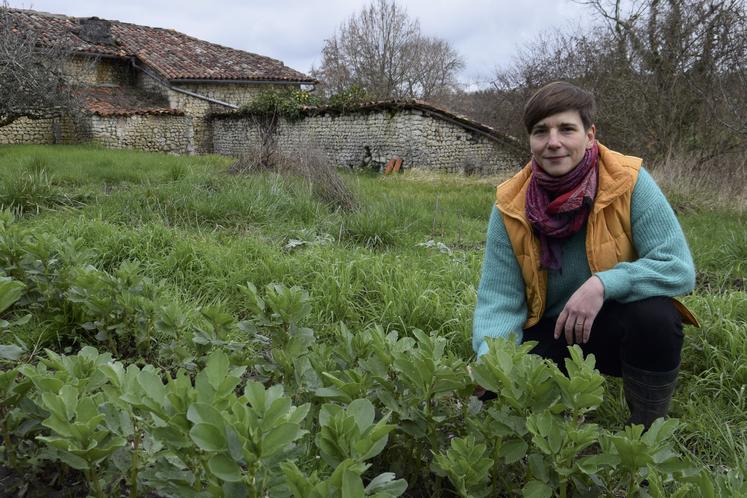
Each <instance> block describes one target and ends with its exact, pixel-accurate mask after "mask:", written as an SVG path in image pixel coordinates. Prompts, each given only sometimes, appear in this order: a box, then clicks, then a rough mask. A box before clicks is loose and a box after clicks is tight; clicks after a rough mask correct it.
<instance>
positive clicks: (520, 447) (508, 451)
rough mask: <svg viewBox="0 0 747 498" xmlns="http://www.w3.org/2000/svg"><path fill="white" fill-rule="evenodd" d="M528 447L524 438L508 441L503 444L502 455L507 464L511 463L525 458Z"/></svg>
mask: <svg viewBox="0 0 747 498" xmlns="http://www.w3.org/2000/svg"><path fill="white" fill-rule="evenodd" d="M528 448H529V446H528V445H527V443H526V442H525V441H524V440H523V439H517V440H514V441H507V442H504V443H503V446H501V450H500V455H501V456H502V457H503V458H504V460H505V462H506V463H507V464H511V463H514V462H518V461H519V460H521V459H522V458H524V455H526V453H527V449H528Z"/></svg>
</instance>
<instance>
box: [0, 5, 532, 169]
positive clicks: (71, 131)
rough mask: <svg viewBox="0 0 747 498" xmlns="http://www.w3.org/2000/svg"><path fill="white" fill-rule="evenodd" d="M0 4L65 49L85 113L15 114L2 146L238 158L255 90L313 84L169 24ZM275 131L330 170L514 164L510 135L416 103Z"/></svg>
mask: <svg viewBox="0 0 747 498" xmlns="http://www.w3.org/2000/svg"><path fill="white" fill-rule="evenodd" d="M8 11H9V13H10V15H12V16H13V19H14V23H15V26H16V29H21V30H33V32H34V33H35V34H36V37H37V39H38V40H40V42H41V43H45V42H49V43H52V42H59V41H62V42H64V43H66V45H67V46H69V47H72V51H71V54H72V55H71V57H70V60H69V61H68V63H67V70H66V72H67V73H69V74H70V75H71V79H72V80H73V81H76V83H77V84H78V85H79V92H80V95H81V97H82V98H81V101H82V105H83V109H82V110H83V112H82V113H80V115H79V116H77V117H76V118H75V119H73V118H70V117H64V116H63V117H58V118H50V119H36V120H31V119H27V118H21V119H18V120H16V121H15V122H13V123H12V124H10V125H8V126H4V127H0V144H14V143H38V144H53V143H81V142H93V143H97V144H100V145H103V146H105V147H110V148H133V149H141V150H148V151H158V152H168V153H176V154H193V153H210V152H216V153H219V154H226V155H233V156H237V155H241V154H245V153H248V152H251V151H253V150H257V147H258V146H259V143H260V142H261V141H262V140H261V138H260V135H261V134H260V133H259V131H258V129H257V125H256V120H253V119H252V116H251V115H248V114H247V112H246V111H244V110H242V111H239V108H240V107H241V106H242V105H244V104H247V103H249V102H251V101H252V99H253V98H254V97H255V96H257V95H258V94H259V93H260V92H262V91H265V90H269V89H278V88H288V87H294V88H302V87H312V88H313V85H314V84H315V83H317V82H316V80H314V79H313V78H311V77H310V76H308V75H306V74H303V73H301V72H299V71H296V70H294V69H291V68H289V67H287V66H285V65H284V64H283V63H282V62H280V61H278V60H275V59H271V58H269V57H265V56H262V55H257V54H253V53H249V52H245V51H242V50H236V49H232V48H228V47H224V46H221V45H217V44H214V43H209V42H206V41H203V40H198V39H196V38H193V37H191V36H188V35H186V34H183V33H179V32H177V31H174V30H172V29H163V28H153V27H148V26H139V25H136V24H130V23H125V22H119V21H109V20H105V19H99V18H96V17H92V18H75V17H68V16H64V15H58V14H48V13H44V12H38V11H33V10H21V9H8ZM274 133H275V134H276V136H275V140H274V143H275V144H276V147H277V148H278V152H280V153H281V154H282V153H288V154H291V153H297V152H298V151H299V150H300V151H303V150H307V149H308V148H309V147H315V148H318V149H320V150H321V151H322V152H324V153H325V154H326V155H327V156H328V158H329V159H330V161H334V162H335V164H337V165H340V166H342V165H346V166H351V167H355V166H361V165H368V166H371V165H376V164H379V165H381V164H383V163H385V162H386V161H387V160H389V159H392V158H400V159H402V160H403V168H413V167H414V168H426V169H435V170H440V171H447V172H455V171H460V172H469V173H478V174H479V173H483V174H484V173H494V172H497V171H500V170H507V169H512V168H515V167H516V166H517V165H518V164H519V163H520V162H521V160H517V157H518V156H517V150H518V147H517V142H516V140H514V139H513V138H511V137H507V136H505V135H503V134H501V133H499V132H498V131H496V130H494V129H492V128H490V127H488V126H486V125H484V124H480V123H477V122H474V121H472V120H470V119H468V118H466V117H464V116H459V115H456V114H453V113H451V112H450V111H448V110H446V109H443V108H440V107H437V106H435V105H433V104H430V103H428V102H423V101H414V100H413V101H388V102H370V103H367V104H364V105H360V106H358V107H357V108H352V109H347V110H346V111H345V112H341V111H339V110H336V109H333V108H327V107H320V108H309V109H307V110H306V111H305V112H304V113H303V116H302V117H301V119H295V120H287V119H281V120H280V122H279V123H278V126H277V129H276V131H275V132H274Z"/></svg>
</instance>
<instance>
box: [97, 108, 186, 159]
mask: <svg viewBox="0 0 747 498" xmlns="http://www.w3.org/2000/svg"><path fill="white" fill-rule="evenodd" d="M90 120H91V124H90V129H91V137H92V138H91V141H92V142H94V143H97V144H101V145H103V146H104V147H108V148H111V149H139V150H146V151H150V152H170V153H175V154H187V153H189V152H190V149H191V143H192V138H193V137H192V126H191V124H192V123H191V120H190V118H189V117H188V116H173V115H152V114H146V115H135V116H113V117H103V116H91V117H90Z"/></svg>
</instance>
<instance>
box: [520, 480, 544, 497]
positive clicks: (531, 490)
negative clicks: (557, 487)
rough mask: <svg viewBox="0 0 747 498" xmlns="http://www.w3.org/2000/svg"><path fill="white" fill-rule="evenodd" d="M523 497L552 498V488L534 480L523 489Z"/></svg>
mask: <svg viewBox="0 0 747 498" xmlns="http://www.w3.org/2000/svg"><path fill="white" fill-rule="evenodd" d="M521 496H523V497H524V498H550V497H551V496H552V488H551V487H550V486H548V485H547V484H545V483H544V482H540V481H537V480H535V479H532V480H531V481H529V482H528V483H526V485H525V486H524V487H523V488H522V489H521Z"/></svg>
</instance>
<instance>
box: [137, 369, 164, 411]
mask: <svg viewBox="0 0 747 498" xmlns="http://www.w3.org/2000/svg"><path fill="white" fill-rule="evenodd" d="M137 382H138V384H140V387H142V388H143V391H145V394H146V395H147V396H148V397H149V398H150V399H152V400H153V401H156V402H157V403H163V401H164V400H165V398H166V388H165V387H164V385H163V380H161V377H159V376H158V375H156V373H155V372H153V371H152V370H145V369H143V370H141V371H140V373H139V374H138V376H137Z"/></svg>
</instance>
